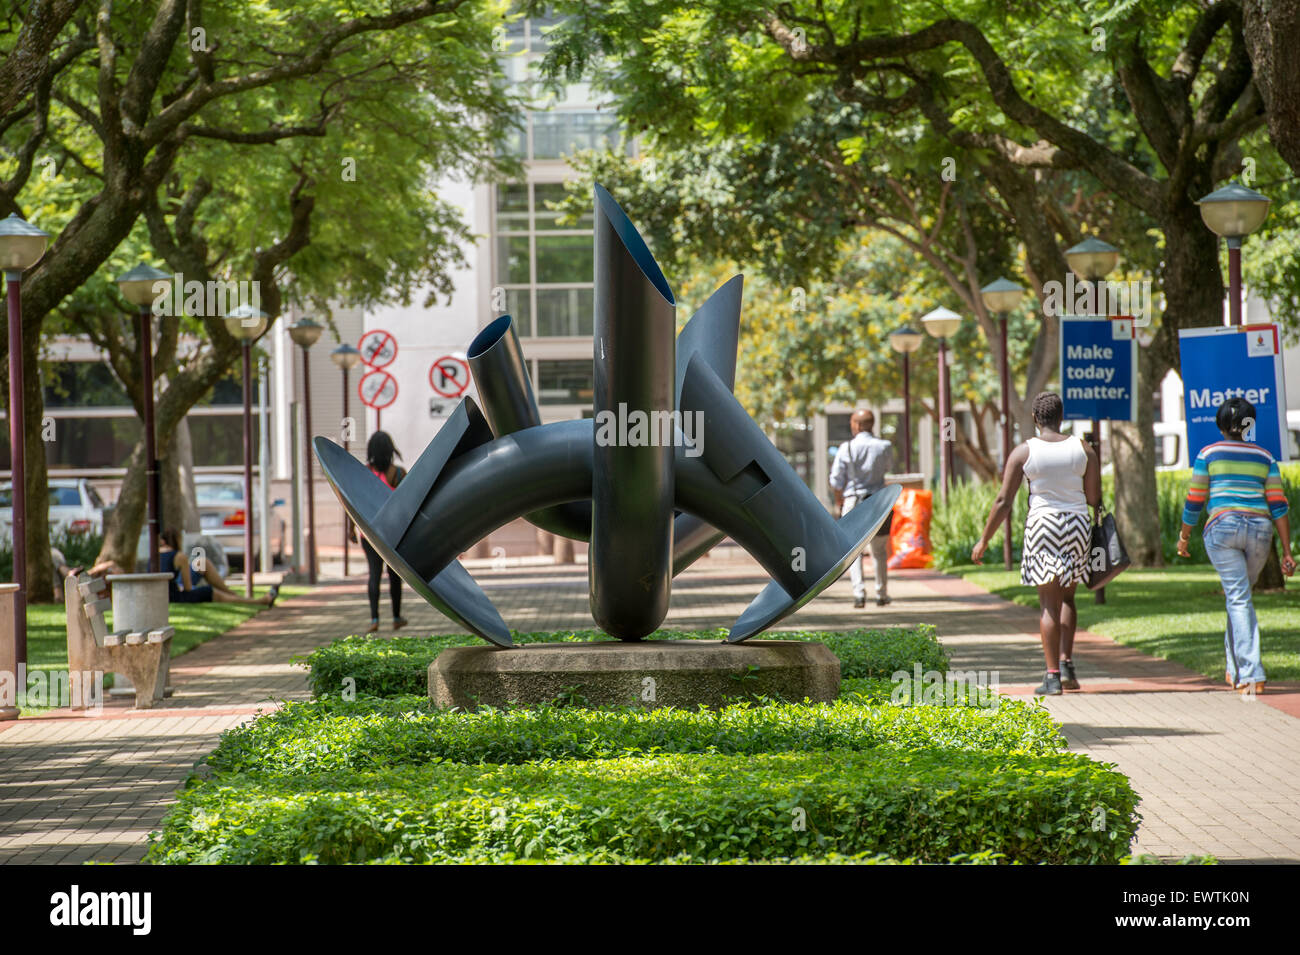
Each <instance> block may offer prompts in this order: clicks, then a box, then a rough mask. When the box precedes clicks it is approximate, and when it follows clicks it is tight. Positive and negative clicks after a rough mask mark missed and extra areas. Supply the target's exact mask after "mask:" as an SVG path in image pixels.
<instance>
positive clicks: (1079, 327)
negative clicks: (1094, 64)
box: [1061, 315, 1137, 421]
mask: <svg viewBox="0 0 1300 955" xmlns="http://www.w3.org/2000/svg"><path fill="white" fill-rule="evenodd" d="M1136 378H1137V340H1136V339H1135V338H1134V332H1133V320H1132V319H1122V320H1119V319H1109V318H1094V317H1091V316H1082V315H1078V316H1076V315H1066V316H1064V317H1062V318H1061V399H1062V401H1063V402H1064V403H1065V417H1066V419H1068V420H1074V421H1079V420H1091V419H1094V418H1095V419H1097V420H1100V421H1133V420H1134V419H1135V418H1137V388H1136V387H1135V382H1136Z"/></svg>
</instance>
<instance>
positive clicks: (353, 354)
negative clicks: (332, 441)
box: [330, 342, 361, 577]
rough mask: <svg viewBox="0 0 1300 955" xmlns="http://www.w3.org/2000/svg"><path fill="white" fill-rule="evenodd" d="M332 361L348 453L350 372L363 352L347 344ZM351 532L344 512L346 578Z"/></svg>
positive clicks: (337, 351) (349, 521)
mask: <svg viewBox="0 0 1300 955" xmlns="http://www.w3.org/2000/svg"><path fill="white" fill-rule="evenodd" d="M330 361H332V362H334V364H336V365H338V366H339V368H340V369H342V371H343V420H344V422H345V424H344V427H343V434H342V435H341V437H342V438H343V450H344V451H348V450H350V449H351V448H350V446H351V444H352V437H351V432H350V431H349V429H348V427H347V424H346V422H347V419H348V417H349V414H348V398H349V393H350V391H351V389H350V387H349V385H348V372H350V371H351V370H352V369H353V368H355V367H357V364H358V363H359V362H360V361H361V352H359V351H357V350H356V349H355V348H353V347H352V346H351V345H349V344H347V343H346V342H345V343H344V344H342V345H340V346H339V347H338V348H336V349H334V350H333V351H332V352H330ZM350 530H351V518H349V517H348V514H347V511H344V512H343V576H344V577H346V576H347V575H348V551H349V548H348V532H349V531H350Z"/></svg>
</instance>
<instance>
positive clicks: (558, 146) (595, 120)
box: [533, 110, 618, 159]
mask: <svg viewBox="0 0 1300 955" xmlns="http://www.w3.org/2000/svg"><path fill="white" fill-rule="evenodd" d="M617 141H618V118H617V117H616V116H614V115H613V114H612V113H598V112H596V111H595V110H556V111H554V112H550V113H534V114H533V158H534V159H562V158H563V157H565V156H567V155H568V154H569V153H571V152H574V151H576V150H579V149H597V148H600V147H603V146H609V145H613V144H614V143H616V142H617Z"/></svg>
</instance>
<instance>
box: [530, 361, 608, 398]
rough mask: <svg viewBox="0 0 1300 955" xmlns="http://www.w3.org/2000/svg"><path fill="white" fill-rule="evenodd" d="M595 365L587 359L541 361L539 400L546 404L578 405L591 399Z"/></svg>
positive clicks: (593, 388) (593, 389) (538, 365)
mask: <svg viewBox="0 0 1300 955" xmlns="http://www.w3.org/2000/svg"><path fill="white" fill-rule="evenodd" d="M594 391H595V367H594V365H593V364H592V362H591V361H590V360H586V361H539V362H538V363H537V401H538V403H539V404H544V405H576V404H582V403H584V402H589V401H591V398H592V394H593V393H594Z"/></svg>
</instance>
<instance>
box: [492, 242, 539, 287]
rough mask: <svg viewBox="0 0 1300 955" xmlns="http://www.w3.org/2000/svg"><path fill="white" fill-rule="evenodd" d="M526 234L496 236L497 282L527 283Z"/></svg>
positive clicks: (501, 283) (503, 283)
mask: <svg viewBox="0 0 1300 955" xmlns="http://www.w3.org/2000/svg"><path fill="white" fill-rule="evenodd" d="M530 280H531V279H530V276H529V274H528V236H526V235H501V236H497V284H498V285H527V284H528V282H529V281H530Z"/></svg>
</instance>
